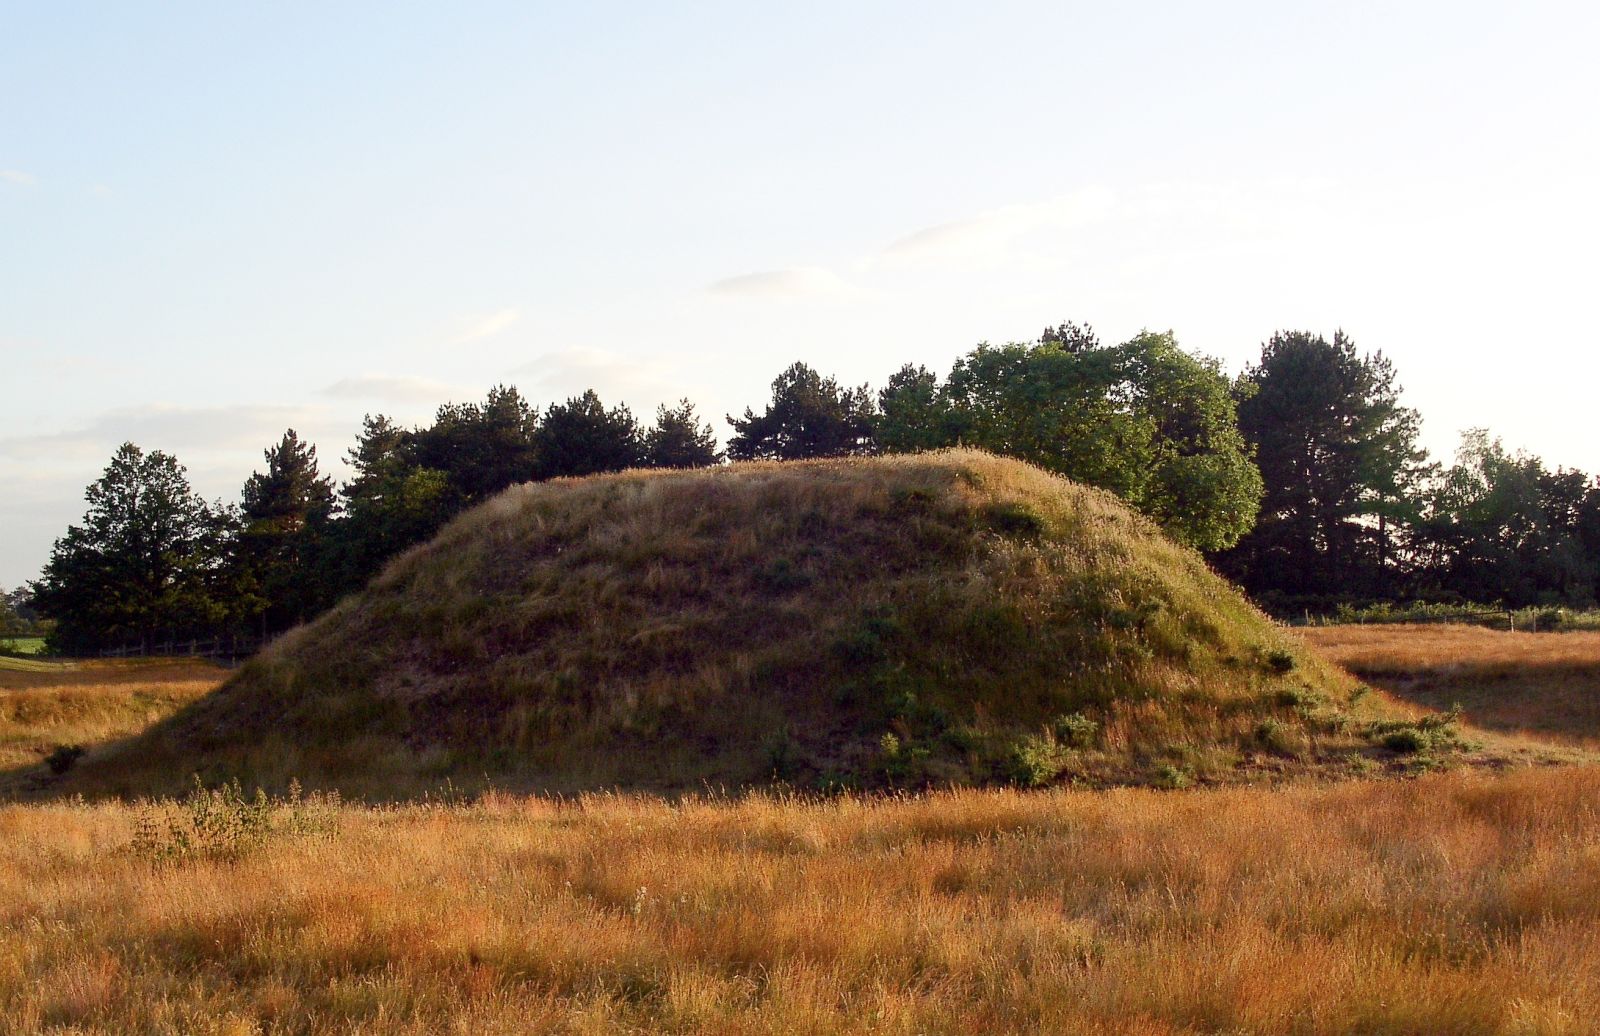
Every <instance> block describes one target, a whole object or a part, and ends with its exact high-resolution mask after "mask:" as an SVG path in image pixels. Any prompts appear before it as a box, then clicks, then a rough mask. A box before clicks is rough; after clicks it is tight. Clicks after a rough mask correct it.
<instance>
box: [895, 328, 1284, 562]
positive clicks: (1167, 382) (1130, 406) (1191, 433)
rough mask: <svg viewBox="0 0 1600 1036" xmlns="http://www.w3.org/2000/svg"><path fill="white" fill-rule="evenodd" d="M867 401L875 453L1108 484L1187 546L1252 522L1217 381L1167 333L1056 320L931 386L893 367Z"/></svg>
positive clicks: (1241, 464) (1242, 458) (1249, 471)
mask: <svg viewBox="0 0 1600 1036" xmlns="http://www.w3.org/2000/svg"><path fill="white" fill-rule="evenodd" d="M880 404H881V405H882V407H883V411H884V413H883V416H882V417H881V418H880V421H879V442H880V444H881V445H882V447H883V448H884V449H886V450H890V451H908V450H915V449H925V448H927V447H929V446H932V445H936V444H951V443H956V442H960V443H965V444H968V445H973V446H979V447H982V448H984V449H987V450H992V451H994V452H996V453H1000V454H1004V455H1006V456H1010V457H1018V458H1021V459H1023V460H1027V461H1030V462H1032V463H1034V464H1037V465H1039V466H1040V467H1043V468H1045V469H1046V470H1048V471H1053V472H1056V473H1058V474H1062V475H1065V476H1067V477H1068V478H1071V479H1074V480H1075V481H1078V482H1083V483H1086V484H1088V485H1093V486H1099V487H1101V488H1103V489H1109V490H1110V491H1112V492H1114V493H1116V494H1117V495H1118V496H1121V497H1122V498H1123V499H1124V500H1127V501H1128V502H1129V503H1131V504H1132V505H1133V506H1135V507H1136V508H1138V509H1139V510H1141V511H1143V512H1144V513H1145V514H1148V515H1150V516H1151V517H1152V518H1154V519H1155V520H1156V521H1157V522H1159V523H1160V524H1161V525H1162V526H1163V528H1165V529H1166V530H1167V531H1168V532H1169V533H1171V534H1172V535H1174V536H1175V537H1177V538H1178V539H1180V540H1183V541H1184V542H1186V543H1189V544H1191V545H1194V546H1197V547H1200V548H1201V549H1206V550H1215V549H1219V548H1222V547H1226V546H1229V545H1231V544H1232V543H1234V542H1235V541H1236V540H1237V539H1238V538H1239V537H1240V536H1242V535H1243V534H1244V533H1245V532H1246V531H1247V530H1248V529H1249V528H1250V526H1251V524H1252V523H1253V522H1254V520H1255V514H1256V505H1257V501H1258V500H1259V498H1260V494H1261V486H1260V477H1259V475H1258V474H1257V472H1256V469H1255V467H1254V465H1253V464H1252V463H1251V460H1250V455H1249V450H1248V449H1247V447H1246V446H1245V443H1244V440H1243V439H1242V438H1241V436H1240V435H1239V431H1238V427H1237V423H1236V415H1235V407H1234V401H1233V398H1232V396H1231V395H1230V393H1229V389H1228V383H1227V380H1226V379H1225V378H1224V377H1223V376H1222V374H1221V372H1220V369H1219V367H1218V366H1217V364H1216V363H1215V361H1211V360H1202V359H1197V358H1195V357H1193V356H1190V355H1188V354H1186V353H1184V352H1183V351H1182V350H1180V349H1179V348H1178V346H1177V343H1176V342H1175V341H1174V340H1173V338H1172V336H1171V335H1170V334H1153V333H1149V332H1146V333H1144V334H1141V335H1139V336H1138V337H1136V338H1134V339H1132V340H1130V341H1128V342H1126V343H1124V344H1122V345H1119V346H1112V347H1108V348H1106V347H1101V346H1100V345H1099V342H1098V340H1097V339H1095V337H1094V333H1093V331H1092V330H1090V329H1088V328H1082V327H1077V326H1076V325H1071V324H1063V325H1062V326H1061V327H1060V328H1055V329H1049V330H1047V332H1046V334H1045V335H1044V336H1042V337H1041V339H1040V340H1039V341H1038V342H1036V343H1032V344H1010V345H1003V346H990V345H987V344H985V345H980V346H978V348H977V349H975V350H973V351H972V352H971V353H968V354H967V355H966V356H964V357H961V358H960V359H958V360H957V361H956V364H955V366H954V368H953V369H952V370H951V372H950V377H949V379H948V381H947V382H946V383H945V385H944V386H943V387H938V386H936V385H935V383H934V382H933V380H932V375H931V374H929V373H928V372H927V371H926V370H925V369H922V368H911V367H907V368H903V369H902V370H901V371H900V372H899V373H897V374H896V375H895V376H894V378H892V379H891V382H890V386H889V388H887V389H885V390H884V392H883V393H882V394H881V395H880Z"/></svg>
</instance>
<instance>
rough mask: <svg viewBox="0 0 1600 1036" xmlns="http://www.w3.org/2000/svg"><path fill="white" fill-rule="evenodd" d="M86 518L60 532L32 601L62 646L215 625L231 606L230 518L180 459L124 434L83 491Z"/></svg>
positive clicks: (80, 648) (86, 647)
mask: <svg viewBox="0 0 1600 1036" xmlns="http://www.w3.org/2000/svg"><path fill="white" fill-rule="evenodd" d="M85 496H86V498H87V500H88V503H89V510H88V512H87V513H86V514H85V515H84V518H83V523H82V524H81V525H74V526H71V527H69V528H68V529H67V532H66V535H64V536H62V537H61V538H60V539H58V540H56V543H55V547H54V549H53V550H52V552H51V555H50V560H49V562H48V563H47V564H46V565H45V569H44V574H43V576H42V578H41V579H40V580H39V581H38V582H37V583H35V584H34V586H33V597H34V603H35V605H36V606H37V607H38V608H39V610H40V611H41V612H43V613H45V614H46V615H48V616H49V617H51V618H53V619H55V620H56V627H55V629H54V631H53V632H52V633H51V635H50V646H51V648H52V650H54V651H56V652H58V653H62V654H73V653H77V652H84V651H93V650H95V649H98V648H100V647H103V646H119V645H122V644H126V643H130V642H138V641H144V642H147V643H148V642H152V641H154V640H156V639H158V638H161V637H172V636H187V635H193V634H194V633H196V632H200V631H208V630H210V629H211V628H213V627H214V626H215V625H216V624H217V623H218V622H219V621H221V619H222V618H223V616H224V614H225V608H226V594H225V593H223V592H222V579H221V575H222V573H223V560H224V558H225V556H226V549H227V541H228V538H229V536H230V534H231V532H232V525H233V518H232V516H231V515H230V514H229V513H227V512H225V511H222V510H221V509H213V508H211V507H209V506H207V504H206V503H205V501H203V500H201V499H200V497H199V496H197V495H196V494H195V492H194V491H193V490H192V489H191V488H190V487H189V482H188V479H187V478H185V476H184V469H183V466H182V465H180V464H179V463H178V462H177V460H176V459H175V458H173V457H171V456H169V455H168V454H165V453H162V452H160V451H159V450H156V451H152V452H150V453H145V452H144V451H143V450H141V449H140V448H139V447H137V446H135V445H134V444H133V443H124V444H123V445H122V446H121V447H120V448H119V449H118V450H117V452H116V453H115V454H114V455H113V456H112V458H111V463H110V465H109V466H108V467H107V468H106V470H105V473H104V474H103V475H102V476H101V478H100V480H99V481H97V482H95V483H94V484H93V485H91V486H90V487H89V488H88V490H87V491H86V493H85Z"/></svg>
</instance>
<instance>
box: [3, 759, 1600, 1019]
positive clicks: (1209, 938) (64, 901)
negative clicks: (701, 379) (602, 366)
mask: <svg viewBox="0 0 1600 1036" xmlns="http://www.w3.org/2000/svg"><path fill="white" fill-rule="evenodd" d="M1597 807H1600V770H1596V769H1559V770H1524V771H1519V772H1516V773H1513V774H1510V775H1503V776H1498V777H1489V776H1484V775H1473V774H1468V773H1461V774H1453V775H1433V776H1427V777H1423V778H1420V779H1416V780H1410V781H1369V782H1344V783H1337V784H1319V785H1306V786H1296V787H1287V788H1279V789H1276V790H1272V789H1223V790H1207V791H1188V792H1161V791H1155V790H1149V789H1126V790H1120V791H1109V792H1089V791H1045V792H1031V793H1030V792H1019V791H994V790H991V791H972V790H969V791H961V792H951V793H940V794H932V795H926V796H922V797H913V798H906V799H879V800H860V799H844V800H837V801H832V802H816V801H811V802H807V801H783V800H779V799H773V798H766V797H748V798H744V799H741V800H738V801H731V802H716V801H688V802H680V803H677V804H669V803H667V802H665V801H664V800H661V799H652V798H640V797H606V796H595V797H587V798H584V799H581V800H577V801H573V802H568V803H565V804H558V803H555V802H552V801H549V800H541V799H528V798H504V799H499V798H495V797H490V798H488V799H486V800H483V801H480V802H479V803H477V804H473V805H446V804H440V805H433V806H410V807H404V806H393V807H386V808H374V809H367V808H351V807H339V808H324V807H318V806H316V805H315V804H313V805H312V806H311V807H309V808H303V809H302V811H301V812H304V813H308V814H310V815H311V816H312V822H310V823H287V822H286V823H285V824H284V825H283V827H282V829H281V830H276V831H272V830H267V831H264V833H263V834H262V836H261V837H260V838H259V839H250V838H244V837H238V838H234V837H232V836H221V837H219V838H217V839H215V840H214V841H212V842H210V843H207V844H210V845H211V850H210V851H209V852H207V851H203V850H200V849H194V850H191V851H190V852H189V853H186V854H173V853H170V852H165V851H164V850H171V849H172V846H173V842H172V840H171V837H172V836H171V834H170V833H169V832H168V829H167V828H166V826H165V825H166V824H168V823H169V822H170V821H171V819H172V818H174V817H179V816H182V815H183V811H181V810H177V809H175V807H172V806H170V805H169V806H167V807H163V808H162V809H160V810H157V809H153V808H151V807H143V808H141V807H138V806H127V805H73V806H47V807H41V806H31V807H23V806H13V807H9V808H4V809H0V1017H3V1018H4V1019H6V1023H5V1024H6V1031H8V1032H19V1033H32V1032H46V1031H53V1032H73V1033H89V1032H95V1033H111V1032H116V1033H124V1032H131V1033H174V1034H177V1033H335V1032H337V1033H353V1032H360V1033H373V1034H379V1033H382V1034H392V1033H419V1034H420V1033H440V1032H455V1033H463V1034H488V1033H527V1032H586V1033H615V1032H719V1033H860V1032H888V1033H936V1032H937V1033H944V1032H950V1033H987V1032H1002V1031H1003V1032H1040V1033H1076V1032H1085V1033H1108V1034H1109V1033H1146V1034H1156V1033H1162V1034H1165V1033H1224V1032H1226V1033H1286V1032H1293V1033H1352V1032H1359V1033H1485V1034H1487V1033H1507V1034H1510V1033H1581V1032H1594V1031H1597V1026H1600V1023H1597V1021H1596V1017H1595V1013H1594V1008H1595V1005H1596V1004H1600V808H1597ZM279 815H280V816H283V817H285V818H287V817H289V816H290V815H291V811H290V810H288V809H282V810H280V811H279ZM180 826H182V825H180ZM214 826H217V825H214ZM271 826H272V825H271V824H270V823H269V824H268V827H269V828H270V827H271ZM223 827H225V825H222V826H218V829H219V830H221V829H223ZM247 827H248V825H244V826H242V827H240V828H238V830H245V829H246V828H247ZM152 832H153V834H152Z"/></svg>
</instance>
